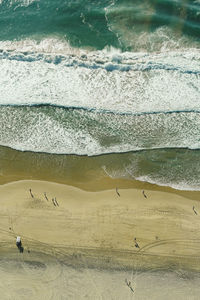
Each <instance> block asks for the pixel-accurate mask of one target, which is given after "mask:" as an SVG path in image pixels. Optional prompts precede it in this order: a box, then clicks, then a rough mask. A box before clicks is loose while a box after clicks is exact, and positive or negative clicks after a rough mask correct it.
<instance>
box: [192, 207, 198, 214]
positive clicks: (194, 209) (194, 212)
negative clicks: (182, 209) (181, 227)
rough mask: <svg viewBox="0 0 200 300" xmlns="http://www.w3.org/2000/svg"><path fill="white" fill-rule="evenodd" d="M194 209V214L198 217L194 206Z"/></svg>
mask: <svg viewBox="0 0 200 300" xmlns="http://www.w3.org/2000/svg"><path fill="white" fill-rule="evenodd" d="M192 209H193V212H194V213H195V215H198V214H197V211H196V210H195V207H194V206H193V208H192Z"/></svg>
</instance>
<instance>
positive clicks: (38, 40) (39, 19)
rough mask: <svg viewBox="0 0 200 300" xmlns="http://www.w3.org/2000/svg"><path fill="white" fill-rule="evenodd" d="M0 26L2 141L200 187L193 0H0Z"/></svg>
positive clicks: (199, 14) (198, 56)
mask: <svg viewBox="0 0 200 300" xmlns="http://www.w3.org/2000/svg"><path fill="white" fill-rule="evenodd" d="M0 29H1V30H0V68H1V75H0V128H1V130H0V145H1V146H7V147H10V148H13V149H17V150H19V151H32V152H45V153H52V154H70V155H71V154H76V155H86V156H96V155H102V154H111V157H110V161H114V162H115V157H116V155H113V154H112V153H125V152H132V153H131V154H128V155H127V154H124V155H120V156H117V157H118V159H120V163H119V164H120V168H118V167H116V166H115V165H114V164H113V165H112V166H111V165H110V166H109V167H108V166H107V158H105V156H103V157H104V158H105V163H104V164H103V163H102V165H101V168H102V169H103V170H104V171H105V172H106V174H107V175H108V176H110V177H119V178H127V177H128V178H134V179H139V180H145V181H149V182H153V183H156V184H162V185H170V186H174V187H176V188H178V189H194V190H196V189H199V182H200V180H199V179H200V174H199V168H198V155H199V154H198V153H199V149H200V135H199V127H200V126H199V114H200V90H199V82H200V80H199V79H200V64H199V61H200V52H199V49H200V39H199V36H200V3H199V1H197V0H196V1H194V0H184V1H171V0H167V1H159V0H157V1H153V0H146V1H143V2H142V3H141V1H134V3H133V2H132V1H129V0H112V1H111V0H104V1H96V2H95V3H94V1H90V0H88V1H82V0H78V1H75V2H74V1H70V0H64V1H61V0H56V1H53V0H15V1H14V0H1V1H0ZM184 149H192V150H191V151H187V150H184ZM193 149H195V150H193ZM196 149H197V150H198V151H196ZM136 151H137V152H136ZM2 157H3V154H2ZM38 157H39V156H38ZM48 157H49V156H48ZM155 157H156V158H155ZM47 159H48V158H47ZM55 160H57V157H56V158H55ZM58 160H61V161H62V160H63V158H58ZM69 160H71V159H69ZM100 160H101V159H100ZM67 161H68V159H67ZM127 161H128V163H127ZM0 163H2V164H3V162H1V161H0ZM115 163H116V162H115ZM41 164H42V162H41ZM0 167H1V166H0ZM1 172H4V171H3V167H2V170H1Z"/></svg>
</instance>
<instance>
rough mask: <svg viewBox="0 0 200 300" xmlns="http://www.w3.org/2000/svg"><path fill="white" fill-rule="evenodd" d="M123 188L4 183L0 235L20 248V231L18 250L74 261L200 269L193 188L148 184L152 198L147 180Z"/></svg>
mask: <svg viewBox="0 0 200 300" xmlns="http://www.w3.org/2000/svg"><path fill="white" fill-rule="evenodd" d="M30 188H31V190H32V193H33V195H34V198H32V197H31V195H30V192H29V189H30ZM45 192H46V195H47V197H48V200H49V201H47V200H46V199H45V197H44V193H45ZM118 192H119V193H120V196H118V195H117V193H116V190H115V189H110V190H104V191H98V192H88V191H84V190H81V189H79V188H76V187H72V186H67V185H63V184H57V183H52V182H46V181H31V180H24V181H17V182H13V183H8V184H4V185H1V186H0V204H1V211H0V215H1V218H0V238H1V241H2V242H3V243H5V245H7V246H6V247H8V248H10V249H11V250H12V251H16V252H17V251H18V250H17V248H16V246H15V237H16V236H17V235H20V236H21V238H22V243H23V247H24V253H23V254H19V255H26V256H27V255H29V254H30V253H31V252H41V253H43V254H49V255H53V256H54V257H56V258H57V259H60V260H62V261H65V262H67V261H68V263H69V264H71V265H74V266H75V267H76V266H77V267H78V266H79V267H80V266H81V265H84V263H85V262H86V263H87V266H90V267H97V268H100V267H103V268H106V269H107V268H108V269H117V268H118V269H127V268H128V269H137V270H144V269H146V270H160V269H165V270H177V269H186V270H190V271H199V270H200V255H199V250H200V232H199V220H198V218H199V216H198V214H197V215H196V214H195V213H194V211H193V206H194V207H195V210H196V211H197V213H198V212H200V202H199V201H197V200H193V201H192V200H191V199H189V198H187V193H185V197H183V196H182V195H179V194H177V193H172V192H166V191H159V190H146V189H145V194H146V195H147V198H145V197H144V195H143V193H142V189H140V188H137V189H135V188H134V189H133V188H129V189H119V190H118ZM199 195H200V193H199ZM55 197H56V200H57V202H58V203H59V206H54V204H53V202H52V198H55ZM134 238H136V241H137V243H138V245H139V248H136V247H135V240H134ZM9 245H10V246H9ZM28 250H29V251H30V253H29V254H28V253H27V251H28ZM0 252H1V254H0V255H2V253H3V252H4V251H3V252H2V249H1V250H0ZM83 261H84V263H83Z"/></svg>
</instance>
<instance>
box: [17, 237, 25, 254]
mask: <svg viewBox="0 0 200 300" xmlns="http://www.w3.org/2000/svg"><path fill="white" fill-rule="evenodd" d="M16 246H17V248H18V249H19V252H20V253H23V252H24V248H23V247H22V241H21V237H20V236H17V238H16Z"/></svg>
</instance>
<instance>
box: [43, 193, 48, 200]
mask: <svg viewBox="0 0 200 300" xmlns="http://www.w3.org/2000/svg"><path fill="white" fill-rule="evenodd" d="M44 197H45V199H46V200H47V201H49V199H48V198H47V194H46V193H45V192H44Z"/></svg>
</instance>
